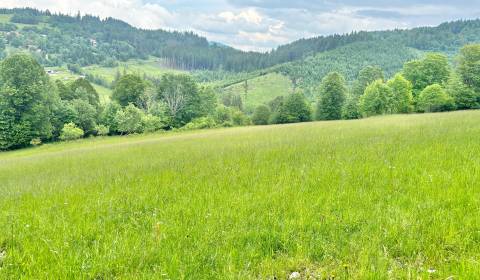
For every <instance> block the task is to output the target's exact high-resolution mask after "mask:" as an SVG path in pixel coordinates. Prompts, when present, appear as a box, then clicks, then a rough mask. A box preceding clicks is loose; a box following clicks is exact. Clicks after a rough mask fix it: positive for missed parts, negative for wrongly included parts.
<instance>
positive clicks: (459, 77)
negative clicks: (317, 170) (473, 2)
mask: <svg viewBox="0 0 480 280" xmlns="http://www.w3.org/2000/svg"><path fill="white" fill-rule="evenodd" d="M479 64H480V45H479V44H471V45H466V46H464V47H463V48H462V49H461V50H460V53H459V55H458V57H457V63H456V66H455V67H452V66H451V65H450V64H449V61H448V57H447V56H446V55H444V54H440V53H428V54H426V55H425V57H424V58H421V59H415V60H411V61H409V62H407V63H405V64H404V65H403V69H402V70H401V71H400V72H398V73H396V74H394V75H393V77H392V78H391V79H388V80H387V79H385V74H384V71H383V70H382V68H380V67H378V66H367V67H365V68H363V69H362V70H361V71H360V72H359V73H358V75H357V78H356V79H355V81H354V82H353V83H351V85H348V83H347V82H346V79H345V77H344V76H343V75H342V74H340V73H339V72H330V73H329V74H327V75H326V76H325V77H324V78H323V79H322V81H321V83H320V84H319V85H318V86H317V87H316V88H315V90H314V93H315V96H316V98H317V102H316V104H315V106H312V104H311V102H310V101H309V100H308V98H307V97H306V96H305V94H304V92H302V91H301V89H300V90H298V92H297V93H294V94H291V95H289V96H287V97H277V98H276V99H275V100H272V101H271V102H270V103H269V104H265V105H261V106H259V107H257V108H256V109H255V112H254V114H253V117H252V121H253V123H254V124H258V125H265V124H275V123H292V122H304V121H311V120H313V119H316V120H340V119H359V118H363V117H371V116H376V115H385V114H407V113H413V112H418V113H428V112H442V111H452V110H468V109H479V108H480V68H479V67H478V65H479Z"/></svg>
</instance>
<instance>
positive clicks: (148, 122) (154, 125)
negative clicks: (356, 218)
mask: <svg viewBox="0 0 480 280" xmlns="http://www.w3.org/2000/svg"><path fill="white" fill-rule="evenodd" d="M142 125H143V132H155V131H158V130H160V129H162V128H164V127H165V124H164V123H163V122H162V120H161V119H160V118H159V117H157V116H154V115H150V114H148V115H145V116H143V118H142Z"/></svg>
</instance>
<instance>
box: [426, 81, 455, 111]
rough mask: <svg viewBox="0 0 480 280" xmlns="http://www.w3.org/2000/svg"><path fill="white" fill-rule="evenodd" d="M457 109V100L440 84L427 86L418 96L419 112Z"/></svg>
mask: <svg viewBox="0 0 480 280" xmlns="http://www.w3.org/2000/svg"><path fill="white" fill-rule="evenodd" d="M454 109H455V100H454V99H453V97H451V96H450V95H448V94H447V93H446V92H445V90H444V89H443V88H442V87H441V86H440V85H439V84H434V85H431V86H428V87H426V88H425V89H424V90H423V91H422V92H421V93H420V96H419V97H418V102H417V111H418V112H425V113H429V112H444V111H451V110H454Z"/></svg>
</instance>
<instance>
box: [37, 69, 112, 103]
mask: <svg viewBox="0 0 480 280" xmlns="http://www.w3.org/2000/svg"><path fill="white" fill-rule="evenodd" d="M45 70H54V71H57V73H55V74H53V75H50V78H51V79H52V80H53V81H54V80H61V81H62V82H64V83H69V82H73V81H75V80H76V79H78V78H80V75H77V74H73V73H72V72H70V71H69V70H68V69H67V68H66V67H46V68H45ZM92 85H93V87H94V88H95V90H96V91H97V92H98V95H99V96H100V101H101V102H102V103H106V102H108V101H109V100H110V96H111V95H112V90H111V89H109V88H106V87H103V86H100V85H97V84H92Z"/></svg>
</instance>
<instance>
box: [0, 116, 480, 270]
mask: <svg viewBox="0 0 480 280" xmlns="http://www.w3.org/2000/svg"><path fill="white" fill-rule="evenodd" d="M479 120H480V111H476V112H456V113H447V114H431V115H412V116H390V117H384V118H373V119H367V120H361V121H350V122H329V123H308V124H297V125H285V126H270V127H248V128H235V129H225V130H211V131H201V132H194V133H192V132H189V133H183V134H167V135H149V136H136V137H126V138H119V137H117V138H106V139H96V140H93V141H91V140H85V141H80V142H76V143H65V144H58V145H50V146H44V147H40V148H38V149H28V150H23V151H18V152H10V153H4V154H0V182H1V184H0V278H7V279H8V278H11V279H22V278H23V279H65V278H80V279H93V278H95V279H112V278H120V279H132V278H144V279H148V278H155V279H258V278H260V279H265V278H267V279H272V278H273V277H277V279H285V278H287V277H288V275H289V274H290V273H291V272H293V271H298V272H300V273H301V275H302V277H305V278H307V277H314V278H320V279H321V278H327V277H332V276H335V277H336V278H337V279H347V278H350V279H365V278H369V279H372V278H373V279H408V278H410V279H417V278H424V279H428V278H432V279H445V278H447V277H450V276H453V277H454V278H453V279H478V278H480V264H479V260H480V215H479V213H480V189H479V185H480V158H479V156H478V155H479V154H480V141H479V139H480V122H479Z"/></svg>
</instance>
